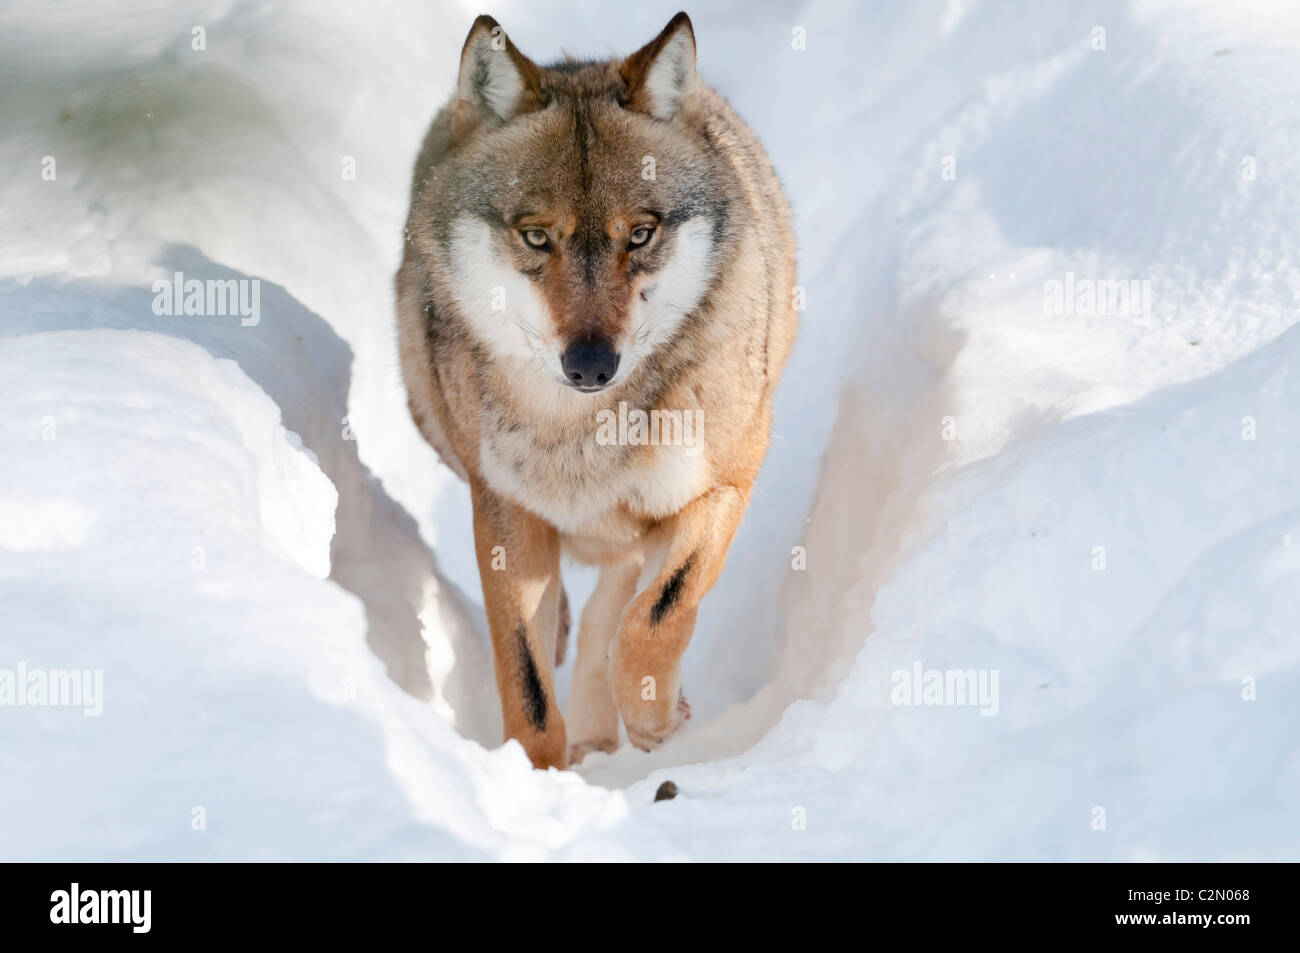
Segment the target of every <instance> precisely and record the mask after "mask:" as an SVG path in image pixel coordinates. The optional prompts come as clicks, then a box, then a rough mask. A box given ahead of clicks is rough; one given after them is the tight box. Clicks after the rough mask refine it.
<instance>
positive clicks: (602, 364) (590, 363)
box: [560, 340, 618, 390]
mask: <svg viewBox="0 0 1300 953" xmlns="http://www.w3.org/2000/svg"><path fill="white" fill-rule="evenodd" d="M560 365H561V366H562V367H563V368H564V376H565V377H567V378H568V379H569V383H570V384H572V385H573V386H574V387H576V388H578V389H579V390H600V389H601V388H602V387H605V386H607V385H608V384H609V382H610V381H612V380H613V379H614V372H615V371H617V370H618V354H616V353H615V352H614V349H613V348H612V347H610V346H609V344H608V343H607V342H605V341H602V340H585V341H578V342H575V343H573V344H570V345H569V346H568V347H567V348H565V351H564V353H563V354H562V355H561V356H560Z"/></svg>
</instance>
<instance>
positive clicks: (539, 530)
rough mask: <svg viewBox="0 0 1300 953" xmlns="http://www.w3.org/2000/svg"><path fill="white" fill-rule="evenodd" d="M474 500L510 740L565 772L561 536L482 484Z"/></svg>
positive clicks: (539, 762) (538, 763)
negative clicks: (559, 682) (558, 685)
mask: <svg viewBox="0 0 1300 953" xmlns="http://www.w3.org/2000/svg"><path fill="white" fill-rule="evenodd" d="M470 496H471V498H472V499H473V502H474V549H475V552H476V554H477V556H478V571H479V578H480V579H481V581H482V583H483V604H484V606H485V608H486V609H487V618H488V628H489V629H491V632H492V655H493V662H494V667H495V669H496V676H497V691H498V692H499V693H500V696H501V715H502V720H503V721H504V723H505V736H506V739H507V740H509V739H510V738H516V739H518V740H519V743H520V744H522V745H523V746H524V750H525V751H526V752H528V757H529V758H530V759H531V760H532V762H533V766H534V767H538V768H550V767H555V768H563V767H565V757H566V753H567V751H566V745H565V735H564V719H563V718H561V717H560V709H559V707H558V706H557V705H556V701H555V679H554V674H555V673H554V667H553V665H552V660H553V658H554V653H555V636H556V631H557V627H558V625H559V603H560V588H561V586H560V545H559V538H558V535H557V533H556V531H555V528H554V527H552V526H550V525H549V524H547V523H546V522H544V521H543V520H541V519H539V518H538V517H536V516H534V515H533V514H532V513H529V512H528V511H527V510H525V509H524V508H523V507H521V506H519V505H517V504H515V503H512V502H511V501H510V500H507V499H505V498H504V497H502V496H499V495H498V494H496V493H494V492H493V491H492V490H491V489H489V488H488V487H487V486H485V485H484V484H483V483H482V482H481V481H478V480H471V481H470Z"/></svg>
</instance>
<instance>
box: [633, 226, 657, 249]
mask: <svg viewBox="0 0 1300 953" xmlns="http://www.w3.org/2000/svg"><path fill="white" fill-rule="evenodd" d="M654 233H655V230H654V229H653V228H651V227H650V226H648V225H641V226H639V227H637V228H634V229H632V234H631V235H629V236H628V237H627V240H628V244H629V245H631V246H632V247H633V248H639V247H640V246H641V245H644V244H645V243H646V242H648V241H650V236H651V235H653V234H654Z"/></svg>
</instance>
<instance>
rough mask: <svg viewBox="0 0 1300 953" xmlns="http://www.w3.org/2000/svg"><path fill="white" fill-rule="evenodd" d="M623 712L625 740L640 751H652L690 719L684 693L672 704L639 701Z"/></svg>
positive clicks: (689, 708) (689, 709)
mask: <svg viewBox="0 0 1300 953" xmlns="http://www.w3.org/2000/svg"><path fill="white" fill-rule="evenodd" d="M628 714H629V713H628V712H626V711H625V712H624V713H623V726H624V727H625V728H626V729H627V740H628V741H630V742H632V744H634V745H636V746H637V747H638V748H640V749H641V750H642V751H654V750H655V749H656V748H658V747H659V746H660V745H662V744H663V743H664V742H665V741H667V740H668V739H669V738H671V737H672V736H673V735H675V734H676V733H677V730H678V729H679V728H681V726H682V725H683V724H684V723H685V722H687V721H688V720H690V717H691V706H690V703H689V702H687V701H686V697H685V696H684V695H680V694H679V695H678V696H677V702H676V704H674V705H671V706H667V707H666V709H665V706H659V705H654V704H652V703H650V702H644V701H643V702H640V703H638V704H637V707H636V708H634V709H633V711H632V717H631V718H630V719H629V717H628Z"/></svg>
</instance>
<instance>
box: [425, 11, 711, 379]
mask: <svg viewBox="0 0 1300 953" xmlns="http://www.w3.org/2000/svg"><path fill="white" fill-rule="evenodd" d="M483 19H486V18H480V23H481V22H482V20H483ZM683 19H684V18H683ZM489 22H491V21H489ZM480 23H476V25H475V29H474V30H473V31H471V33H470V37H469V40H468V41H467V42H466V45H465V52H464V54H463V58H462V67H461V83H460V91H459V98H458V102H457V107H456V112H455V114H454V116H453V120H452V134H453V136H454V137H457V138H458V139H459V143H458V147H457V151H456V152H455V154H454V158H453V160H452V162H451V163H449V168H448V173H449V174H446V175H442V176H440V180H439V181H436V182H433V183H431V184H430V185H429V186H427V188H428V190H429V192H430V193H431V194H432V196H433V200H432V201H431V202H430V203H429V207H431V208H436V209H437V215H438V218H439V223H438V226H437V227H435V229H434V235H435V236H436V240H437V241H439V243H440V244H442V245H443V253H444V255H445V258H444V260H445V261H446V262H447V265H448V268H447V271H448V272H449V289H448V290H449V291H450V293H451V294H452V295H453V296H454V298H455V300H456V302H457V305H458V308H459V310H460V311H461V313H462V315H463V316H464V317H465V318H466V319H467V321H468V322H469V324H470V327H471V328H472V329H473V333H474V334H475V336H476V337H477V338H478V339H479V340H480V341H481V342H482V343H483V344H484V345H485V346H486V347H487V348H488V349H489V350H490V351H491V352H492V353H493V354H495V355H497V356H516V357H524V358H528V359H529V360H535V361H536V362H537V365H538V367H539V368H540V369H541V371H542V372H543V373H544V374H545V375H546V376H547V377H549V378H550V379H552V380H553V381H554V382H555V383H556V384H557V385H562V386H565V387H572V388H576V389H578V390H580V391H597V390H602V389H604V388H607V387H610V386H614V385H616V384H618V383H619V382H621V381H623V380H626V379H627V378H628V377H629V376H630V375H631V374H632V373H633V371H634V370H635V369H636V367H637V366H638V365H639V364H640V362H641V361H642V360H643V359H645V358H646V357H647V356H648V355H650V354H653V353H654V351H655V350H656V349H657V348H659V347H661V346H663V345H664V344H665V343H667V342H668V341H670V340H671V339H672V338H673V337H674V335H675V333H676V332H677V331H678V330H679V328H680V327H681V325H682V323H683V322H684V321H686V320H688V318H689V316H690V315H691V313H692V312H693V311H694V310H695V309H696V308H697V307H698V306H699V304H700V302H701V301H702V299H703V298H704V296H705V294H706V293H707V292H708V290H709V287H710V285H711V282H712V279H713V276H714V274H715V271H716V269H717V265H718V262H717V257H718V256H717V251H718V245H719V242H720V241H721V239H722V236H723V235H724V234H725V231H726V228H727V224H728V222H727V209H728V203H727V201H726V199H725V197H724V196H725V193H726V190H725V189H724V188H722V187H721V186H720V182H721V181H723V180H725V179H726V170H725V169H724V168H720V163H719V161H718V160H717V159H716V158H715V157H714V156H713V155H711V154H710V152H709V151H708V150H707V144H702V143H701V141H700V140H699V138H698V137H697V136H696V135H695V134H693V133H692V132H691V130H690V129H689V128H688V126H687V125H686V124H685V123H684V122H683V121H682V116H681V114H682V110H683V107H684V106H685V105H686V103H687V102H688V97H689V96H690V95H691V92H692V88H693V86H694V56H695V46H694V39H693V37H692V36H691V34H690V27H689V21H687V22H686V24H685V26H684V27H683V26H680V25H678V26H674V24H677V23H678V21H676V20H674V23H672V24H669V27H668V29H666V30H665V31H664V33H663V34H661V35H660V37H659V38H657V39H656V40H655V41H654V42H652V43H651V44H650V45H649V46H647V47H645V48H644V49H643V50H641V51H640V52H638V53H636V54H634V55H633V56H632V57H629V58H628V59H627V60H624V61H622V62H621V63H619V62H613V63H584V64H579V63H562V64H559V65H557V66H555V67H552V68H549V69H544V68H540V67H537V66H535V65H534V64H532V63H531V62H529V61H528V60H526V59H525V58H523V57H522V55H520V54H519V53H518V51H517V50H515V49H514V48H513V46H511V45H510V43H509V41H508V40H507V39H506V38H505V37H504V35H503V34H500V28H499V27H495V24H493V27H494V28H495V32H494V29H493V28H480Z"/></svg>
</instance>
